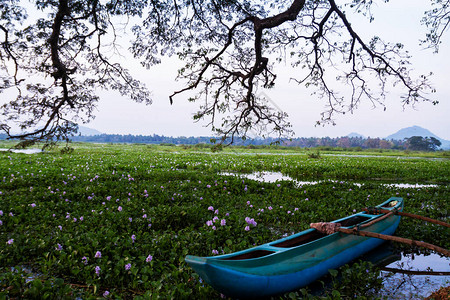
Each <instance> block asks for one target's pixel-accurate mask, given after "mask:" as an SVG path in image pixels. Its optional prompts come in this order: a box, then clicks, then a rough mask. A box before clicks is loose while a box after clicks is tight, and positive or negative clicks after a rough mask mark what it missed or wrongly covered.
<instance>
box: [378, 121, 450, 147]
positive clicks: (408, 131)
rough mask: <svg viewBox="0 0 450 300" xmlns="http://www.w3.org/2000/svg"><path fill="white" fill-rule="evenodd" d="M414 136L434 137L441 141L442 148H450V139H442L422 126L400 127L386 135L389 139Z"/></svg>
mask: <svg viewBox="0 0 450 300" xmlns="http://www.w3.org/2000/svg"><path fill="white" fill-rule="evenodd" d="M412 136H422V137H434V138H436V139H438V140H439V141H441V143H442V145H441V148H442V149H444V150H448V149H450V141H447V140H444V139H441V138H440V137H438V136H437V135H435V134H433V133H432V132H431V131H429V130H428V129H425V128H422V127H420V126H411V127H407V128H403V129H400V130H399V131H397V132H396V133H394V134H391V135H389V136H387V137H386V139H387V140H403V139H405V138H410V137H412Z"/></svg>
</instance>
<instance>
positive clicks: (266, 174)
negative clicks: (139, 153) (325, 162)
mask: <svg viewBox="0 0 450 300" xmlns="http://www.w3.org/2000/svg"><path fill="white" fill-rule="evenodd" d="M219 175H224V176H239V177H241V178H247V179H251V180H257V181H263V182H277V181H283V180H287V181H294V182H295V183H296V184H297V185H298V186H302V185H307V184H310V185H313V184H317V183H319V182H324V181H325V180H322V181H298V180H295V179H293V178H292V177H290V176H287V175H283V174H282V173H281V172H270V171H262V172H254V173H251V174H242V173H231V172H222V173H220V174H219ZM328 181H333V182H337V181H334V180H328ZM354 184H355V185H357V186H361V183H354ZM384 185H385V186H390V187H396V188H417V189H418V188H428V187H437V186H438V185H436V184H418V183H416V184H409V183H389V184H384Z"/></svg>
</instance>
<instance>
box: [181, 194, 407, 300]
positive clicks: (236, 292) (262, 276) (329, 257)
mask: <svg viewBox="0 0 450 300" xmlns="http://www.w3.org/2000/svg"><path fill="white" fill-rule="evenodd" d="M399 199H401V198H391V199H389V200H388V201H386V202H385V203H387V202H389V201H397V200H399ZM401 201H402V203H401V205H403V200H401ZM381 205H384V204H381ZM381 205H380V206H381ZM358 215H359V216H366V217H367V218H368V217H369V215H367V214H364V213H359V214H356V215H353V216H358ZM350 217H352V216H350ZM350 217H348V218H350ZM377 217H378V216H377ZM373 218H375V216H373ZM344 219H345V218H344ZM344 219H341V220H337V221H334V222H340V221H342V220H344ZM399 222H400V217H399V216H397V215H393V216H390V217H388V218H386V219H384V220H382V221H379V222H377V223H375V224H373V225H371V226H369V227H368V228H365V229H364V230H367V231H371V232H377V233H381V234H388V235H392V234H393V233H394V232H395V230H396V229H397V227H398V225H399ZM366 223H367V221H366ZM313 231H315V229H309V230H306V231H304V232H301V233H298V234H296V235H295V236H297V237H294V238H298V237H302V236H303V235H307V234H311V233H312V232H313ZM294 238H289V237H288V238H285V239H282V240H279V241H275V242H271V243H268V244H264V245H261V246H258V247H255V248H252V249H248V250H244V251H240V252H236V253H233V254H229V255H221V256H215V257H196V256H189V255H188V256H187V257H186V262H187V263H188V264H189V265H190V266H191V267H192V268H193V269H194V270H195V271H196V272H197V273H198V274H199V275H200V277H201V278H202V279H203V280H204V281H205V282H207V283H208V284H210V285H211V286H213V287H214V288H215V289H216V290H217V291H219V292H221V293H223V294H225V295H227V296H230V297H235V298H261V297H268V296H274V295H279V294H283V293H286V292H289V291H294V290H297V289H299V288H301V287H304V286H306V285H308V284H310V283H312V282H314V281H315V280H317V279H319V278H320V277H322V276H323V275H325V274H327V273H328V270H329V269H336V268H339V267H340V266H342V265H344V264H346V263H348V262H350V261H352V260H354V259H355V258H357V257H359V256H361V255H362V254H364V253H366V252H368V251H370V250H372V249H374V248H375V247H377V246H379V245H380V244H382V243H383V242H384V241H383V240H380V239H375V238H368V237H361V236H355V235H346V234H343V233H340V232H338V233H334V234H331V235H328V236H324V237H321V238H318V239H316V240H313V241H311V242H308V243H305V244H301V245H299V246H293V247H283V248H281V249H280V248H278V247H276V245H280V244H283V242H284V243H285V242H286V241H289V239H291V240H293V239H294ZM255 251H260V252H262V251H267V253H268V254H267V255H263V256H262V257H257V258H250V259H234V258H235V257H236V255H237V256H239V255H241V256H243V255H247V254H249V253H255Z"/></svg>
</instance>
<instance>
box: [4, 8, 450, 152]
mask: <svg viewBox="0 0 450 300" xmlns="http://www.w3.org/2000/svg"><path fill="white" fill-rule="evenodd" d="M430 1H431V3H432V4H433V9H432V10H429V11H426V12H425V15H424V18H423V23H424V25H425V26H428V28H429V33H428V35H427V36H426V37H424V40H423V43H426V44H427V45H428V46H430V47H434V49H435V50H436V51H438V49H439V44H440V42H441V38H442V35H443V33H444V32H445V30H446V29H447V28H448V25H449V22H450V12H449V5H450V3H449V2H450V1H443V0H430ZM378 2H388V1H387V0H383V1H373V0H343V1H339V0H290V1H287V0H278V1H265V0H261V1H246V0H244V1H221V0H219V1H199V0H186V1H140V0H131V1H125V0H117V1H115V0H110V1H98V0H83V1H75V0H38V1H31V2H26V1H17V0H10V1H0V12H1V15H0V34H1V35H0V39H1V41H0V42H1V47H0V62H1V65H0V92H4V93H3V95H7V97H8V99H7V100H10V101H6V102H5V103H4V104H3V106H2V117H3V119H2V120H1V127H2V129H3V130H4V131H5V132H6V133H7V134H8V135H9V136H10V137H12V138H13V137H14V138H20V139H23V140H24V141H25V144H26V143H28V142H27V141H29V142H34V141H37V140H47V141H53V140H55V139H66V138H67V137H68V136H70V134H73V133H74V131H76V126H75V123H79V122H86V121H89V120H90V119H91V118H92V117H93V116H94V115H93V109H94V108H95V105H96V103H97V101H98V95H97V94H96V92H97V91H98V90H99V89H108V90H117V91H118V92H120V93H121V94H122V95H126V96H128V97H130V98H131V99H133V100H135V101H138V102H145V103H151V99H150V94H149V91H148V90H147V87H145V85H144V84H142V83H141V82H139V81H138V80H136V79H134V78H133V77H132V75H131V73H130V72H129V71H128V70H127V69H125V68H124V67H123V66H122V65H121V64H120V63H119V61H120V58H121V57H120V46H122V47H124V45H121V43H119V41H118V39H117V37H118V35H120V34H123V32H121V30H123V28H122V27H123V26H122V25H121V24H122V23H123V22H124V19H125V20H127V18H129V20H131V21H132V22H134V23H135V24H137V25H134V26H133V27H132V30H128V31H126V32H125V34H129V35H131V31H132V33H133V35H134V40H133V42H132V46H131V48H130V49H131V51H132V53H133V54H134V56H135V57H136V58H138V59H140V61H141V62H142V64H143V65H144V66H146V67H148V68H150V69H151V66H152V65H154V64H157V63H159V62H160V61H161V59H162V57H163V56H167V55H177V56H178V57H179V58H180V59H182V60H184V61H185V62H186V65H185V67H183V68H182V69H181V70H179V74H178V77H179V78H180V79H182V80H184V81H185V82H186V86H185V88H183V89H181V90H178V91H174V93H173V94H172V95H171V96H170V101H172V100H173V97H176V96H178V95H180V94H182V93H184V92H186V91H190V90H193V91H195V92H197V94H196V96H194V97H192V98H190V100H192V101H201V103H202V104H201V105H200V107H199V111H198V113H197V114H196V115H195V117H194V118H195V119H208V120H209V125H210V126H211V127H212V128H213V129H214V130H215V131H216V132H217V133H218V134H220V135H222V136H223V137H224V138H226V137H231V141H232V140H233V138H234V137H235V136H240V137H245V136H246V135H247V134H248V132H249V130H251V129H256V130H258V131H266V132H273V131H274V132H276V133H278V134H279V135H283V134H286V133H289V132H290V125H289V123H288V122H287V115H286V114H285V113H283V112H280V111H278V110H274V109H272V108H271V107H270V105H268V103H267V102H266V100H265V99H264V97H261V96H260V95H261V93H260V92H261V91H262V90H264V89H266V88H271V87H273V86H274V85H275V81H276V74H275V73H274V71H273V65H274V64H275V63H276V62H279V61H282V60H285V56H284V55H285V54H287V56H288V57H289V61H290V62H291V63H292V64H293V65H294V66H297V67H299V68H296V69H293V72H292V77H294V78H295V80H296V81H297V82H298V83H300V84H303V85H306V86H309V87H312V88H313V89H314V91H315V92H316V93H317V95H318V96H320V97H322V98H323V99H325V101H327V104H328V106H327V107H328V109H327V111H324V112H323V115H322V119H321V122H331V120H332V116H333V114H334V113H339V112H346V111H352V110H353V109H354V108H355V107H356V106H357V105H358V103H359V102H360V101H362V100H368V101H371V102H373V103H374V104H377V103H379V104H382V101H383V98H384V95H385V91H386V89H387V85H388V84H391V83H392V84H398V85H401V86H402V87H403V90H404V95H403V98H402V101H403V102H404V103H405V104H411V103H415V102H417V101H431V102H433V103H436V102H435V101H433V100H432V99H430V98H428V96H427V94H428V93H429V92H432V91H433V89H432V88H431V86H430V84H429V82H428V77H427V76H426V75H423V76H419V77H418V78H414V77H412V76H411V75H410V71H411V69H410V66H409V62H408V59H409V56H408V54H407V52H406V51H405V50H404V49H403V45H401V44H399V43H393V44H390V43H387V42H385V41H383V40H382V39H381V38H379V37H374V38H372V39H371V40H364V39H363V38H362V37H361V35H360V34H359V32H360V30H363V29H361V28H354V27H353V26H352V25H351V24H352V23H351V22H352V16H354V15H355V14H363V15H365V16H367V17H368V18H372V13H371V8H372V6H373V5H375V4H377V3H378ZM386 6H388V4H386ZM125 30H126V28H125ZM125 47H126V46H125ZM330 66H333V68H334V69H337V71H333V73H330V72H327V70H328V68H330ZM149 72H151V70H150V71H149ZM335 72H337V73H335ZM329 73H330V74H329ZM150 88H151V87H150ZM342 89H343V90H345V89H348V90H347V93H348V94H346V97H345V98H344V97H343V96H342V93H341V94H339V93H338V91H341V90H342ZM11 123H16V124H18V126H19V127H20V129H21V130H23V133H21V134H17V135H14V134H12V132H11V127H10V125H11Z"/></svg>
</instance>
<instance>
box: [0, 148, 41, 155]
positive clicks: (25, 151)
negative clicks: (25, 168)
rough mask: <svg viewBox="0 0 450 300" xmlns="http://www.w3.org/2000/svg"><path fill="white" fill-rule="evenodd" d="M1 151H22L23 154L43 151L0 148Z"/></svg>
mask: <svg viewBox="0 0 450 300" xmlns="http://www.w3.org/2000/svg"><path fill="white" fill-rule="evenodd" d="M0 151H1V152H13V153H24V154H36V153H41V152H43V151H42V150H41V149H4V148H2V149H0Z"/></svg>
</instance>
